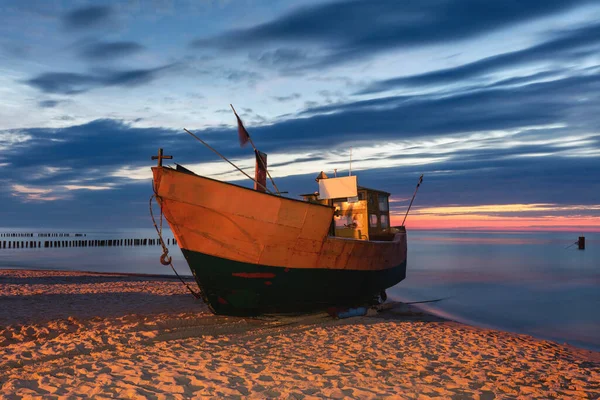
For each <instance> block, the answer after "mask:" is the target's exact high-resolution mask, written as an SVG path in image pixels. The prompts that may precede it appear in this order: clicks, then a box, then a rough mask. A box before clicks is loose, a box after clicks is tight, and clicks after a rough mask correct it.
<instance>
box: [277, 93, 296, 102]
mask: <svg viewBox="0 0 600 400" xmlns="http://www.w3.org/2000/svg"><path fill="white" fill-rule="evenodd" d="M300 97H302V95H300V93H292V94H291V95H289V96H272V97H271V98H272V99H274V100H277V101H291V100H297V99H299V98H300Z"/></svg>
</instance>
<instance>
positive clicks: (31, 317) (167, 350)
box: [0, 270, 600, 399]
mask: <svg viewBox="0 0 600 400" xmlns="http://www.w3.org/2000/svg"><path fill="white" fill-rule="evenodd" d="M0 354H1V356H2V357H0V387H1V389H2V390H0V398H6V399H16V398H35V397H43V398H45V399H46V398H48V399H49V398H65V399H67V398H80V397H82V396H84V397H94V398H140V397H143V398H157V399H163V398H165V399H166V398H190V397H197V398H205V397H215V398H292V399H296V398H298V399H301V398H307V399H308V398H365V399H370V398H385V397H391V398H407V399H426V398H432V397H443V398H481V399H491V398H536V399H539V398H553V397H558V398H598V397H599V396H600V353H597V352H592V351H587V350H581V349H577V348H574V347H570V346H564V345H559V344H556V343H553V342H549V341H544V340H538V339H535V338H532V337H530V336H525V335H516V334H511V333H505V332H499V331H493V330H486V329H479V328H474V327H470V326H466V325H462V324H458V323H455V322H452V321H448V320H444V319H441V318H438V317H435V316H431V315H428V314H425V313H423V312H421V311H420V310H418V309H416V308H414V307H411V306H408V305H403V304H394V303H391V304H386V305H385V306H384V307H383V308H382V310H381V311H380V312H377V311H375V310H371V311H370V313H369V314H368V316H365V317H356V318H350V319H345V320H336V319H332V318H331V317H330V316H329V315H327V314H325V313H318V314H311V315H302V316H273V315H270V316H263V317H261V318H255V319H251V318H233V317H218V316H214V315H212V314H211V313H210V312H209V311H208V309H207V308H206V306H205V305H204V304H203V303H202V302H201V301H200V300H196V299H194V298H193V297H192V296H191V295H190V294H189V293H188V292H187V290H186V288H185V287H184V286H183V285H182V284H181V283H180V282H179V281H178V280H176V279H170V278H166V277H148V276H132V275H116V274H92V273H85V272H59V271H25V270H0Z"/></svg>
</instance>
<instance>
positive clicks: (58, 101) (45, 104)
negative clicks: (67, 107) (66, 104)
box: [38, 100, 62, 108]
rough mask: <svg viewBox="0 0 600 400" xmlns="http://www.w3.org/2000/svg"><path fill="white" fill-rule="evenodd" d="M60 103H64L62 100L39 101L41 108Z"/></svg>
mask: <svg viewBox="0 0 600 400" xmlns="http://www.w3.org/2000/svg"><path fill="white" fill-rule="evenodd" d="M60 103H62V101H61V100H40V101H38V106H40V107H41V108H54V107H56V106H57V105H59V104H60Z"/></svg>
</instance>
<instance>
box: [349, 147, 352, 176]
mask: <svg viewBox="0 0 600 400" xmlns="http://www.w3.org/2000/svg"><path fill="white" fill-rule="evenodd" d="M348 176H352V146H350V169H349V170H348Z"/></svg>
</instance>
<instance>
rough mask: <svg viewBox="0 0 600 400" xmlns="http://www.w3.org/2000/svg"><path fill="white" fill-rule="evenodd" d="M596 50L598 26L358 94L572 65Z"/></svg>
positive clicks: (373, 86) (599, 44) (385, 82)
mask: <svg viewBox="0 0 600 400" xmlns="http://www.w3.org/2000/svg"><path fill="white" fill-rule="evenodd" d="M599 50H600V24H595V25H590V26H586V27H583V28H579V29H572V30H569V31H566V32H562V33H560V34H558V35H556V37H555V38H553V39H551V40H548V41H546V42H543V43H541V44H538V45H535V46H531V47H529V48H526V49H523V50H519V51H513V52H509V53H505V54H499V55H495V56H492V57H488V58H484V59H482V60H479V61H476V62H473V63H469V64H465V65H461V66H458V67H452V68H446V69H442V70H436V71H432V72H427V73H424V74H418V75H412V76H406V77H400V78H393V79H386V80H382V81H378V82H375V83H372V84H370V85H369V86H367V88H365V89H364V90H362V91H360V92H359V94H365V93H375V92H382V91H386V90H390V89H395V88H404V87H422V86H428V85H443V84H448V83H457V82H459V81H461V80H462V81H465V80H469V79H473V78H477V77H481V76H483V75H485V74H489V73H493V72H497V71H502V70H506V69H508V68H514V67H520V66H524V65H527V64H529V63H540V62H544V61H552V62H556V61H560V60H563V61H573V60H574V59H576V58H578V57H580V56H588V55H589V54H597V52H598V51H599ZM461 83H464V82H461Z"/></svg>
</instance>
